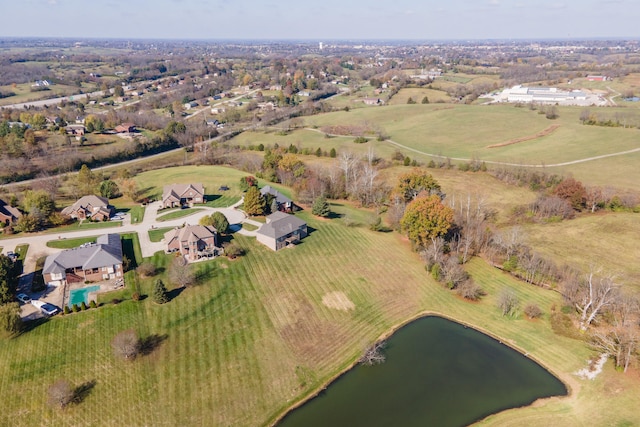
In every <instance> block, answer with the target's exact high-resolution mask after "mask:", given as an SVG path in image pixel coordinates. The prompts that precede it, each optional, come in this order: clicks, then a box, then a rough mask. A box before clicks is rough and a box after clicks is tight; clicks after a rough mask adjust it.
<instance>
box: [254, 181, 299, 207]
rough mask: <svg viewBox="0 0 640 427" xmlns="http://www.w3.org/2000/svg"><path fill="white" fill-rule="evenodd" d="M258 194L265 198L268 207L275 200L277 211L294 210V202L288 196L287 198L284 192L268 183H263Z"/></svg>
mask: <svg viewBox="0 0 640 427" xmlns="http://www.w3.org/2000/svg"><path fill="white" fill-rule="evenodd" d="M260 194H262V197H264V198H265V200H266V201H267V206H269V207H270V206H271V204H272V203H273V201H274V200H275V202H276V204H277V206H278V209H277V210H278V211H282V212H293V211H294V210H295V209H294V208H295V204H294V203H293V200H291V199H290V198H288V197H287V196H285V195H284V194H282V193H281V192H279V191H278V190H276V189H275V188H273V187H272V186H270V185H265V186H264V187H262V188H261V189H260Z"/></svg>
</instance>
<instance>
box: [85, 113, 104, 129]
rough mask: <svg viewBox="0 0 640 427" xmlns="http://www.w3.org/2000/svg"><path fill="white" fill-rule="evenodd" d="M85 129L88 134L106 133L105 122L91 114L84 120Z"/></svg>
mask: <svg viewBox="0 0 640 427" xmlns="http://www.w3.org/2000/svg"><path fill="white" fill-rule="evenodd" d="M84 127H85V128H86V129H87V132H89V133H91V132H98V133H101V132H103V131H104V122H103V121H102V119H101V118H100V117H98V116H94V115H93V114H90V115H88V116H87V117H86V118H85V119H84Z"/></svg>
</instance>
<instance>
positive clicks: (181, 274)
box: [169, 256, 196, 288]
mask: <svg viewBox="0 0 640 427" xmlns="http://www.w3.org/2000/svg"><path fill="white" fill-rule="evenodd" d="M169 281H170V282H171V283H173V284H174V285H177V286H179V287H181V288H186V287H188V286H191V285H193V284H195V283H196V276H195V274H194V273H193V270H191V268H189V263H187V261H186V260H185V259H184V257H182V256H179V257H175V258H174V259H173V261H171V264H169Z"/></svg>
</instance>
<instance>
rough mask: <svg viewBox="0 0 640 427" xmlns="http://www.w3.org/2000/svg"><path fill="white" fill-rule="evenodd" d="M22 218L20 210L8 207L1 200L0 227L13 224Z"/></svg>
mask: <svg viewBox="0 0 640 427" xmlns="http://www.w3.org/2000/svg"><path fill="white" fill-rule="evenodd" d="M21 216H22V213H20V211H19V210H18V208H14V207H13V206H10V205H8V204H7V203H6V202H5V201H4V200H1V199H0V227H4V226H6V225H9V224H12V223H14V222H16V221H17V220H18V218H20V217H21Z"/></svg>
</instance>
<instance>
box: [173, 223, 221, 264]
mask: <svg viewBox="0 0 640 427" xmlns="http://www.w3.org/2000/svg"><path fill="white" fill-rule="evenodd" d="M164 241H165V242H166V244H167V252H180V253H181V254H182V255H184V256H186V257H187V258H188V259H190V260H192V261H193V260H196V259H198V258H201V257H203V256H211V255H215V251H216V247H217V246H218V232H217V231H216V229H215V228H213V227H211V226H204V225H187V226H184V227H182V228H176V229H175V230H171V231H168V232H166V233H165V234H164Z"/></svg>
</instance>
